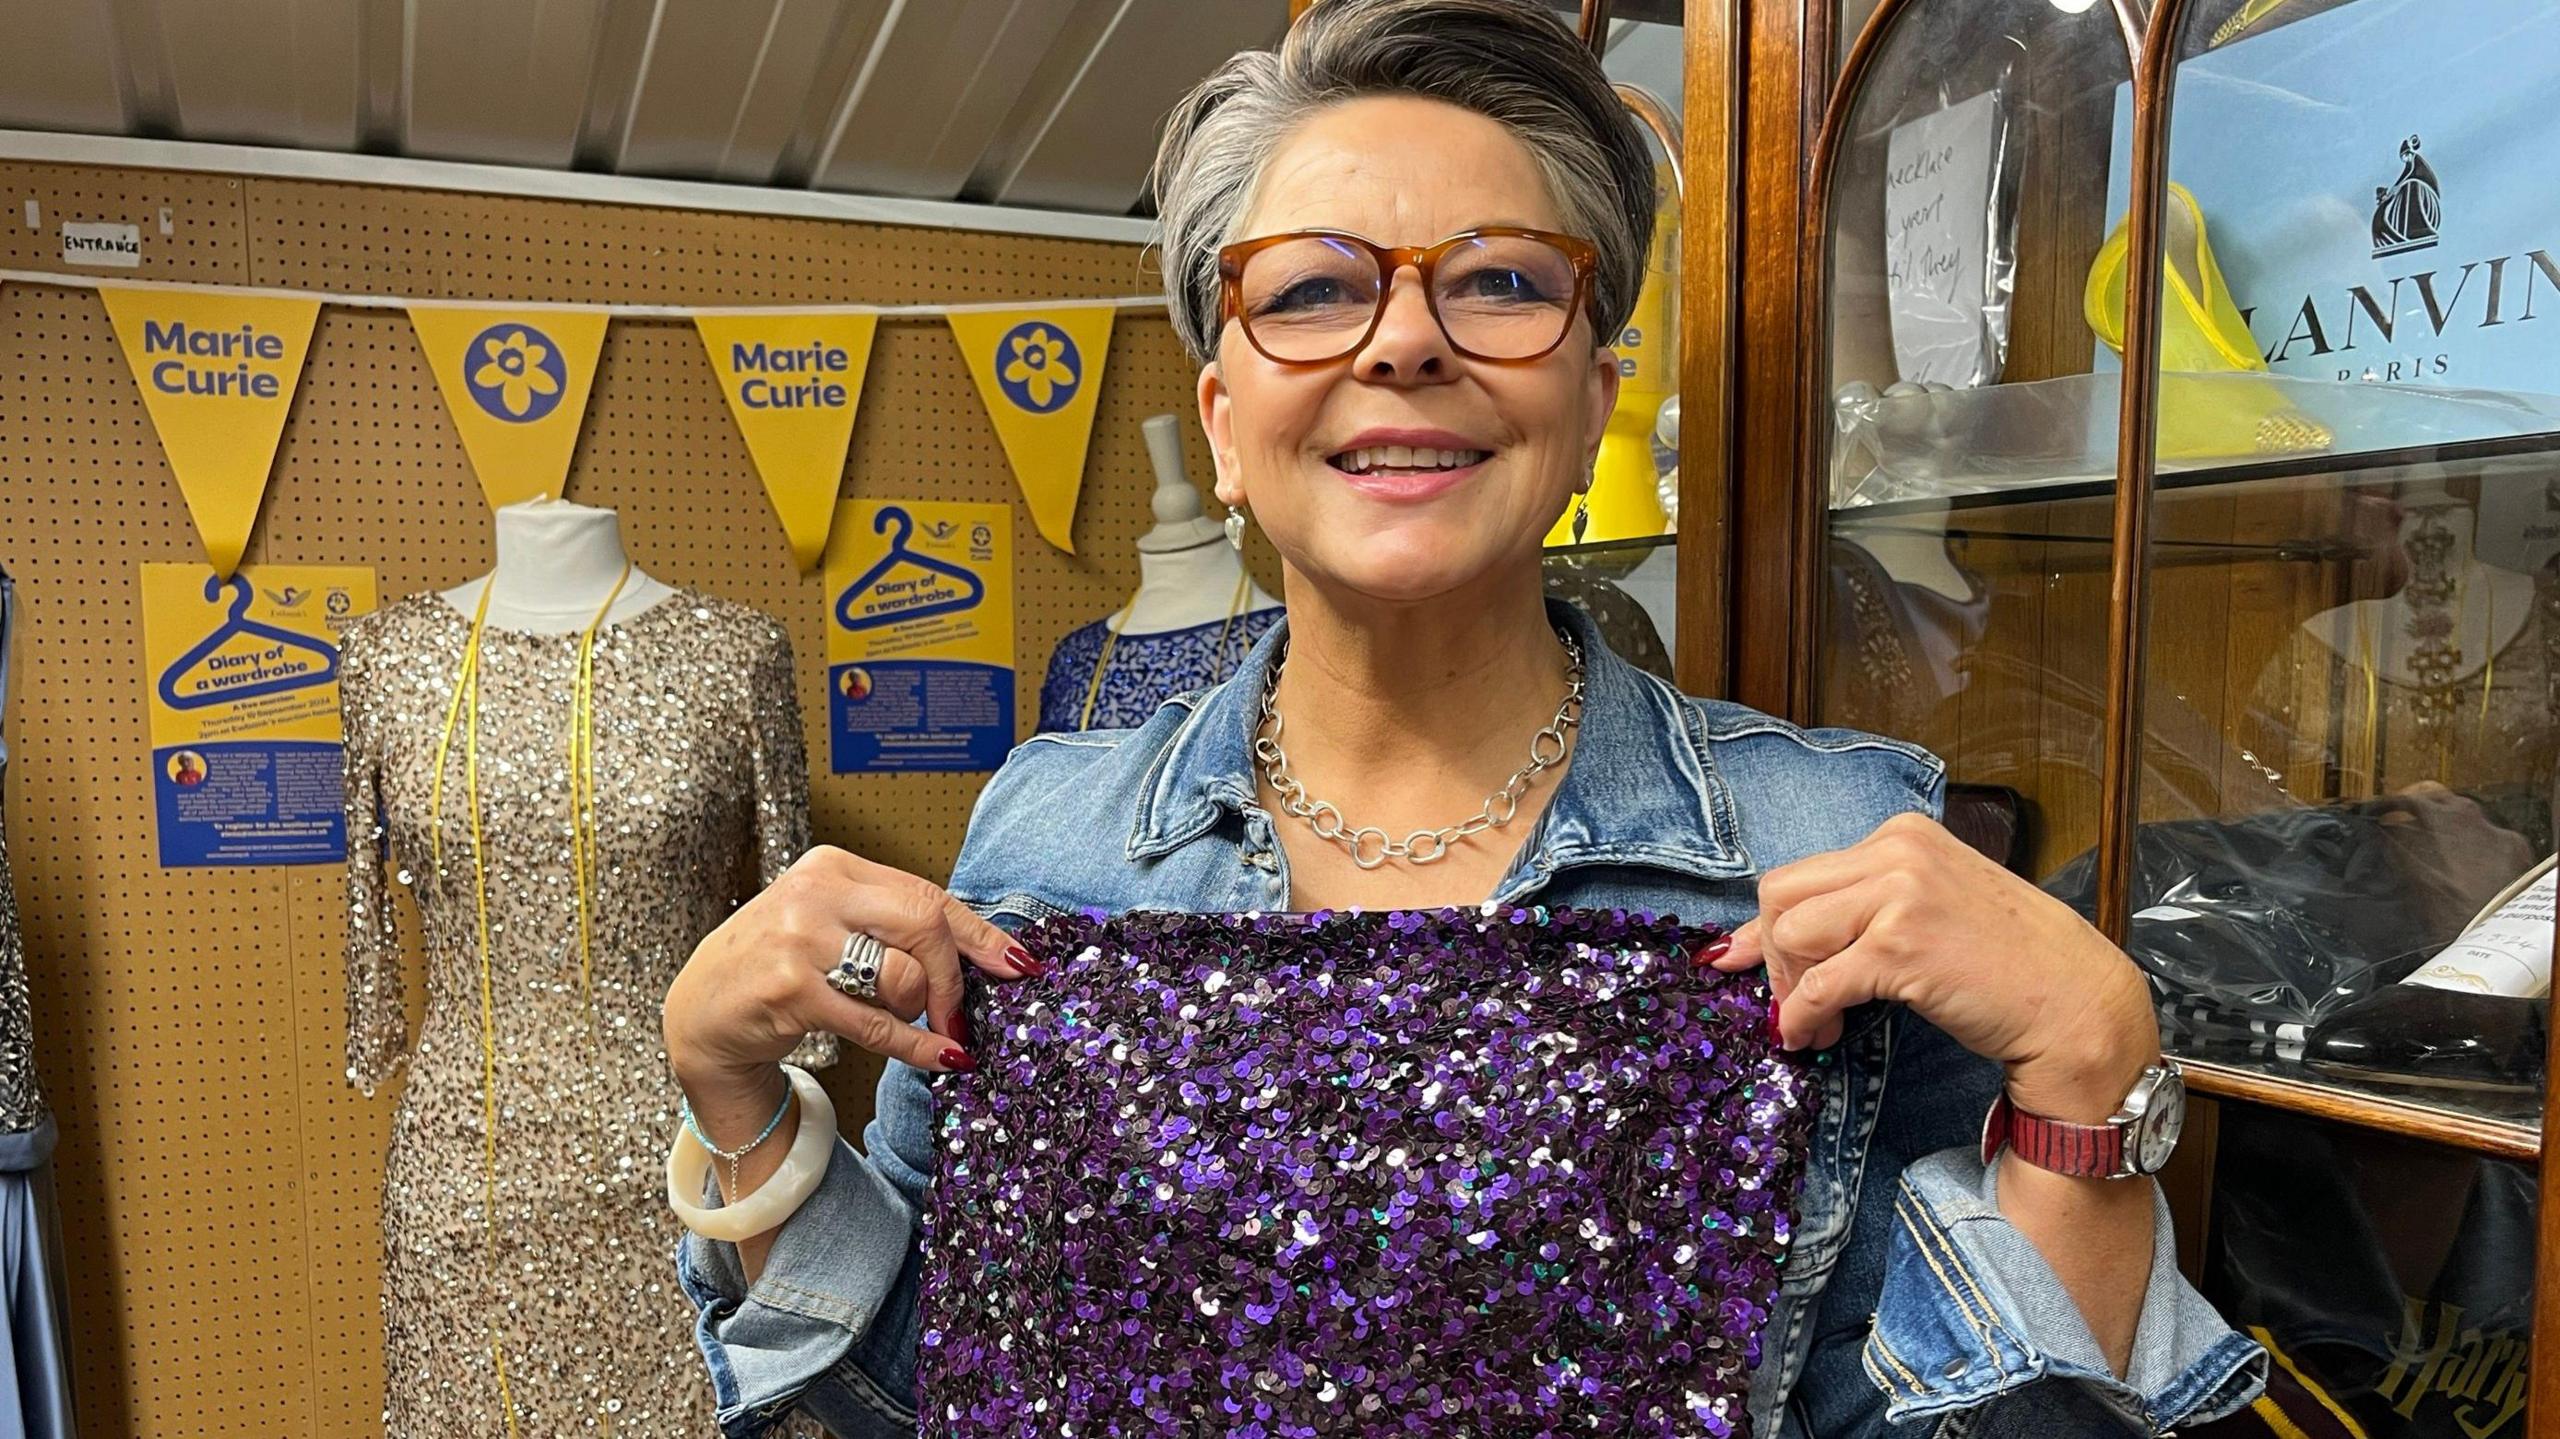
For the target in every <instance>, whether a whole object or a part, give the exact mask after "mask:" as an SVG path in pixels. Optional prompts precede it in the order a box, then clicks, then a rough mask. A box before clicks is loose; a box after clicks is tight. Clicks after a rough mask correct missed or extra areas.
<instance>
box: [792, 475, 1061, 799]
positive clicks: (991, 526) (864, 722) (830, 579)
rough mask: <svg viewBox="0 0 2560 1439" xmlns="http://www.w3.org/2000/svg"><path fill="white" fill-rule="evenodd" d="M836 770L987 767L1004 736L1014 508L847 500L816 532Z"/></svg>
mask: <svg viewBox="0 0 2560 1439" xmlns="http://www.w3.org/2000/svg"><path fill="white" fill-rule="evenodd" d="M826 580H827V719H828V723H827V730H828V736H829V741H828V746H827V749H828V754H829V756H830V759H829V765H830V768H832V769H833V770H834V772H835V773H837V774H863V773H881V772H886V771H897V770H908V771H913V770H992V769H994V768H995V767H996V766H997V765H999V764H1002V763H1003V762H1004V757H1005V754H1006V753H1007V752H1008V751H1010V750H1011V749H1012V748H1013V689H1014V683H1013V511H1012V508H1011V507H1010V506H1007V505H990V504H973V503H964V502H959V501H949V500H847V501H846V502H845V503H844V504H843V506H841V507H840V508H839V510H838V511H837V514H836V524H835V538H834V539H833V540H832V541H830V542H829V543H828V546H827V575H826Z"/></svg>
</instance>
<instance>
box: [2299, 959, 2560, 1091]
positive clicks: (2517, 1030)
mask: <svg viewBox="0 0 2560 1439" xmlns="http://www.w3.org/2000/svg"><path fill="white" fill-rule="evenodd" d="M2550 1008H2551V1004H2550V1001H2549V1000H2548V999H2510V998H2508V997H2506V996H2504V995H2497V994H2472V993H2469V992H2467V991H2464V990H2458V989H2437V988H2435V987H2433V986H2432V985H2423V984H2386V985H2384V986H2383V987H2382V988H2380V989H2377V990H2375V991H2373V992H2372V993H2370V994H2368V995H2366V996H2365V997H2364V998H2362V999H2359V1000H2357V1001H2356V1002H2355V1003H2353V1004H2351V1005H2348V1006H2347V1007H2346V1008H2345V1009H2342V1010H2340V1011H2338V1012H2337V1013H2336V1014H2333V1015H2331V1016H2329V1017H2328V1018H2327V1019H2324V1020H2322V1021H2320V1022H2319V1023H2318V1024H2316V1025H2314V1026H2312V1029H2311V1033H2310V1035H2309V1037H2308V1040H2307V1042H2306V1043H2305V1046H2304V1054H2303V1059H2304V1061H2305V1062H2306V1063H2308V1064H2310V1065H2311V1067H2312V1068H2314V1069H2319V1070H2324V1071H2328V1072H2330V1073H2335V1074H2345V1075H2354V1076H2358V1077H2361V1078H2370V1079H2379V1080H2384V1081H2386V1082H2388V1083H2392V1084H2414V1085H2422V1086H2441V1087H2444V1088H2448V1089H2492V1090H2504V1091H2518V1092H2530V1093H2535V1094H2539V1093H2541V1092H2542V1073H2543V1043H2544V1039H2543V1036H2544V1031H2545V1028H2546V1026H2547V1025H2548V1023H2549V1018H2548V1016H2549V1012H2550Z"/></svg>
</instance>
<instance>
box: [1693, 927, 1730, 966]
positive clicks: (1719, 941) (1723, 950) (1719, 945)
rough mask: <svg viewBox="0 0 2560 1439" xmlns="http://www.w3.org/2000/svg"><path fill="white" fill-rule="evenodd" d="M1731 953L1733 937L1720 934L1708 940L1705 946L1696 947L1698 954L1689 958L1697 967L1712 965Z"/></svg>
mask: <svg viewBox="0 0 2560 1439" xmlns="http://www.w3.org/2000/svg"><path fill="white" fill-rule="evenodd" d="M1732 952H1733V936H1732V935H1729V934H1720V935H1718V936H1716V937H1715V938H1714V939H1711V940H1708V941H1707V942H1706V943H1705V944H1702V945H1700V946H1698V952H1697V953H1696V954H1695V955H1693V956H1691V958H1692V959H1694V960H1695V961H1696V962H1697V963H1698V964H1699V965H1701V966H1704V965H1710V964H1713V963H1715V962H1716V961H1717V960H1719V959H1722V958H1724V957H1725V956H1726V955H1727V954H1730V953H1732Z"/></svg>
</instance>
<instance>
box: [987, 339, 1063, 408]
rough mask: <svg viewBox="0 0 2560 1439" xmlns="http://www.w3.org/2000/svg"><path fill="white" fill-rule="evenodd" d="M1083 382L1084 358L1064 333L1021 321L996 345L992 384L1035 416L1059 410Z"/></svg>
mask: <svg viewBox="0 0 2560 1439" xmlns="http://www.w3.org/2000/svg"><path fill="white" fill-rule="evenodd" d="M1083 381H1084V357H1083V356H1082V355H1079V354H1077V353H1076V342H1075V341H1073V340H1071V339H1068V338H1067V333H1066V331H1064V330H1061V329H1059V328H1057V327H1056V326H1054V325H1051V324H1048V323H1046V322H1044V321H1040V320H1025V321H1023V322H1022V323H1021V324H1019V325H1016V326H1014V327H1013V328H1012V329H1010V330H1007V331H1005V333H1004V338H1003V339H1001V340H999V341H997V342H996V385H997V387H998V388H1000V389H1002V390H1003V391H1004V397H1005V398H1006V399H1008V400H1011V401H1013V402H1014V403H1015V404H1016V405H1019V406H1021V407H1022V408H1023V409H1026V410H1029V411H1030V412H1031V413H1033V414H1035V415H1046V414H1050V413H1053V412H1055V411H1057V410H1060V409H1063V408H1065V406H1066V403H1067V401H1069V400H1072V399H1074V398H1075V395H1076V386H1078V385H1079V384H1082V383H1083Z"/></svg>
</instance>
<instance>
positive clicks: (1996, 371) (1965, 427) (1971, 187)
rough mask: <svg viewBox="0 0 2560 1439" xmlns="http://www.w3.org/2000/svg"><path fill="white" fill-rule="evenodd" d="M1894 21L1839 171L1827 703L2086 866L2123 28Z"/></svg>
mask: <svg viewBox="0 0 2560 1439" xmlns="http://www.w3.org/2000/svg"><path fill="white" fill-rule="evenodd" d="M1883 23H1884V24H1885V25H1886V26H1887V28H1885V29H1884V30H1882V31H1880V32H1878V40H1877V43H1876V44H1875V46H1874V47H1872V48H1871V49H1870V50H1869V51H1868V52H1867V53H1866V56H1865V62H1864V63H1863V65H1862V66H1861V67H1859V68H1856V69H1854V70H1852V71H1851V72H1848V73H1844V75H1843V76H1842V88H1841V91H1840V95H1839V98H1838V100H1837V101H1836V102H1835V112H1836V119H1835V122H1834V123H1833V125H1832V127H1831V128H1830V129H1829V130H1827V131H1826V139H1827V141H1828V144H1829V149H1828V151H1827V152H1826V156H1825V159H1824V160H1823V162H1822V165H1823V169H1822V171H1821V173H1818V174H1817V176H1816V179H1815V186H1816V190H1815V197H1816V201H1817V203H1821V204H1824V205H1825V206H1826V210H1825V212H1824V219H1823V224H1824V227H1825V230H1826V232H1827V235H1826V249H1827V260H1828V270H1827V272H1826V273H1827V276H1828V281H1827V301H1826V305H1825V307H1824V312H1823V313H1821V314H1818V315H1817V316H1816V317H1815V318H1816V321H1817V324H1818V325H1819V329H1818V330H1817V354H1816V355H1815V356H1813V357H1811V358H1812V360H1813V362H1814V364H1815V367H1816V379H1815V383H1816V385H1817V389H1816V391H1815V395H1814V397H1813V407H1814V409H1815V413H1814V414H1812V415H1811V416H1809V420H1810V421H1811V423H1812V426H1813V434H1812V436H1811V439H1812V441H1813V443H1814V445H1815V448H1816V452H1817V457H1818V463H1819V475H1820V482H1821V484H1822V485H1823V487H1824V489H1825V493H1824V495H1823V496H1822V500H1823V503H1824V505H1825V518H1826V524H1825V527H1824V548H1823V550H1822V551H1821V554H1820V565H1821V570H1822V573H1821V576H1820V580H1821V587H1820V592H1819V606H1818V607H1819V612H1820V613H1819V620H1818V624H1819V631H1818V635H1817V643H1816V644H1815V646H1814V649H1815V662H1816V678H1815V684H1814V691H1815V692H1814V695H1813V701H1814V703H1813V711H1814V717H1815V718H1816V719H1817V720H1818V721H1820V722H1821V723H1824V724H1833V725H1844V726H1849V727H1853V728H1857V729H1863V730H1868V731H1872V732H1880V733H1885V734H1890V735H1894V736H1897V737H1899V738H1903V739H1907V740H1911V741H1914V742H1916V743H1918V744H1921V745H1923V746H1925V747H1927V748H1928V749H1930V750H1932V751H1934V752H1935V753H1937V754H1938V755H1939V756H1940V757H1942V758H1943V759H1945V760H1946V762H1947V766H1948V774H1949V778H1950V781H1951V784H1950V791H1949V800H1948V812H1949V825H1950V827H1951V828H1954V829H1955V830H1956V831H1957V832H1958V833H1960V834H1962V835H1964V836H1965V837H1967V838H1968V839H1970V840H1972V841H1974V842H1975V843H1976V844H1977V845H1978V846H1979V847H1981V848H1983V849H1984V850H1985V851H1986V852H1988V853H1991V854H1992V855H1993V856H1994V857H1995V858H1998V859H2000V860H2002V861H2003V862H2005V863H2007V864H2009V865H2010V866H2011V867H2012V868H2014V869H2016V870H2018V871H2019V872H2021V873H2024V874H2026V875H2028V876H2029V877H2031V878H2034V879H2038V880H2044V879H2047V878H2048V877H2052V876H2055V875H2057V874H2065V876H2066V878H2067V871H2068V870H2069V867H2070V866H2071V863H2072V861H2073V860H2074V859H2075V857H2078V856H2081V855H2083V854H2084V853H2085V852H2086V851H2087V850H2088V849H2089V847H2090V846H2091V844H2092V843H2094V841H2095V837H2096V823H2097V799H2098V750H2099V740H2100V737H2101V734H2102V731H2103V727H2104V726H2103V721H2104V717H2105V715H2104V709H2105V687H2104V684H2103V680H2102V674H2101V668H2102V665H2103V662H2104V658H2105V648H2106V613H2107V600H2108V556H2109V551H2110V547H2109V543H2108V534H2109V509H2108V500H2107V490H2108V488H2109V487H2108V485H2107V484H2106V483H2105V477H2107V476H2111V475H2112V474H2113V472H2114V468H2115V459H2114V443H2113V433H2112V423H2113V422H2112V412H2113V403H2114V402H2113V398H2112V395H2113V392H2114V383H2113V378H2112V376H2102V375H2097V374H2094V373H2093V371H2095V370H2096V369H2097V368H2098V365H2097V354H2096V351H2097V350H2098V349H2099V348H2100V347H2099V345H2098V344H2097V342H2096V341H2095V340H2094V339H2093V338H2092V336H2091V334H2090V332H2089V329H2088V327H2087V326H2086V325H2085V324H2084V323H2082V321H2081V319H2080V310H2081V295H2082V292H2083V289H2084V287H2085V280H2086V276H2087V274H2088V271H2089V267H2090V264H2091V260H2092V258H2093V257H2094V256H2095V255H2096V254H2097V253H2098V251H2099V249H2100V247H2101V244H2102V242H2103V241H2104V239H2105V236H2106V218H2107V217H2106V215H2105V213H2104V205H2103V202H2104V184H2105V176H2106V175H2107V174H2108V173H2109V171H2110V169H2111V168H2113V167H2117V166H2121V165H2122V164H2123V163H2124V159H2125V156H2126V154H2127V150H2126V139H2125V137H2124V136H2123V135H2122V134H2120V133H2119V132H2118V130H2117V127H2116V126H2115V125H2114V124H2113V123H2112V118H2111V117H2112V110H2113V106H2114V104H2115V99H2116V94H2117V91H2118V90H2119V89H2120V88H2121V87H2122V86H2123V85H2124V84H2125V83H2126V81H2127V79H2128V77H2129V73H2130V71H2129V67H2128V62H2127V50H2126V45H2125V40H2124V36H2123V32H2122V31H2121V30H2120V29H2119V28H2118V27H2117V23H2116V19H2115V17H2114V15H2113V14H2112V13H2111V12H2109V11H2107V10H2106V9H2104V8H2103V7H2101V8H2099V9H2095V10H2084V11H2082V12H2080V13H2072V12H2071V11H2069V10H2066V9H2063V8H2058V7H2056V6H2055V5H2054V4H2052V3H2051V0H1977V3H1953V4H1946V3H1914V4H1907V5H1901V6H1897V7H1895V8H1893V9H1892V10H1890V11H1889V12H1887V19H1886V20H1885V21H1884V22H1883ZM1843 107H1845V108H1843ZM2102 419H2103V420H2104V423H2103V424H2101V423H2100V421H2101V420H2102ZM2084 868H2085V866H2084Z"/></svg>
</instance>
